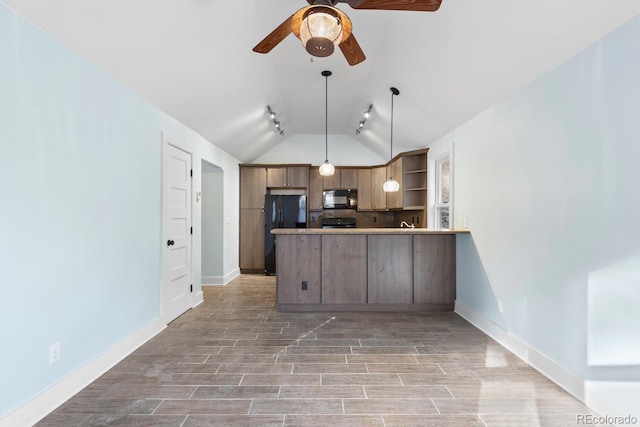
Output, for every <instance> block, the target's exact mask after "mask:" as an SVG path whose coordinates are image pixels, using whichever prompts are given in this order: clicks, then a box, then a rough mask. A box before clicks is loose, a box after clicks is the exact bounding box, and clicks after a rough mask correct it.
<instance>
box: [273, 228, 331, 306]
mask: <svg viewBox="0 0 640 427" xmlns="http://www.w3.org/2000/svg"><path fill="white" fill-rule="evenodd" d="M281 237H282V236H278V239H277V241H278V244H277V245H276V270H277V272H278V274H277V279H278V280H277V282H276V298H277V300H278V301H279V302H280V303H282V304H319V303H320V261H321V258H320V245H321V237H320V236H319V235H296V236H286V237H284V238H281ZM283 284H287V286H284V285H283Z"/></svg>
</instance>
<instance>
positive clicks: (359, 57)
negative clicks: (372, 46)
mask: <svg viewBox="0 0 640 427" xmlns="http://www.w3.org/2000/svg"><path fill="white" fill-rule="evenodd" d="M339 46H340V50H341V51H342V53H343V54H344V57H345V58H346V59H347V62H348V63H349V65H357V64H359V63H361V62H362V61H364V60H365V59H367V57H366V56H365V54H364V52H363V51H362V48H361V47H360V45H359V44H358V41H357V40H356V38H355V36H354V35H353V33H351V35H349V37H348V38H347V39H346V40H342V43H340V44H339Z"/></svg>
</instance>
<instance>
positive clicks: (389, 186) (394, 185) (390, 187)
mask: <svg viewBox="0 0 640 427" xmlns="http://www.w3.org/2000/svg"><path fill="white" fill-rule="evenodd" d="M390 90H391V138H390V145H391V159H393V97H394V95H399V94H400V91H399V90H398V89H396V88H395V87H392V88H391V89H390ZM382 189H383V190H384V191H385V193H392V192H395V191H398V190H400V184H399V183H398V181H396V180H395V179H393V177H392V176H391V173H389V179H388V180H387V181H386V182H385V183H384V185H383V186H382Z"/></svg>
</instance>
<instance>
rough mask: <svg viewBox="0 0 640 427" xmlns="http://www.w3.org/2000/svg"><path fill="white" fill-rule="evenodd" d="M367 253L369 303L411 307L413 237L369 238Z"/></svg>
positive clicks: (372, 236) (381, 236)
mask: <svg viewBox="0 0 640 427" xmlns="http://www.w3.org/2000/svg"><path fill="white" fill-rule="evenodd" d="M368 254H369V265H368V276H369V285H368V287H369V304H385V303H390V304H400V303H402V304H411V303H412V302H413V239H412V236H410V235H409V236H402V235H369V236H368Z"/></svg>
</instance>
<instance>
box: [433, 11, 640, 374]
mask: <svg viewBox="0 0 640 427" xmlns="http://www.w3.org/2000/svg"><path fill="white" fill-rule="evenodd" d="M638 76H640V18H636V19H634V20H632V21H630V22H629V23H627V24H626V25H625V26H623V27H621V28H620V29H618V30H617V31H616V32H614V33H612V34H610V35H609V36H608V37H606V38H605V39H603V40H602V41H600V42H598V43H597V44H595V45H593V46H591V47H589V48H588V49H586V50H585V51H583V52H581V53H580V54H578V55H577V56H575V57H574V58H572V59H570V60H569V61H567V62H566V63H564V64H563V65H561V66H560V67H558V68H556V69H555V70H553V71H552V72H550V73H549V74H547V75H545V76H544V77H542V78H540V79H539V80H537V81H536V82H534V83H533V84H531V85H529V86H528V87H526V88H524V89H523V90H522V91H520V92H519V93H518V94H516V95H515V96H513V97H511V98H510V99H508V100H507V101H505V102H503V103H501V104H499V105H496V106H495V107H493V108H491V109H489V110H488V111H486V112H484V113H483V114H481V115H480V116H478V117H476V118H474V119H473V120H471V121H469V122H468V123H466V124H465V125H464V126H462V127H460V128H458V129H457V130H456V131H455V132H453V133H451V134H450V135H447V136H446V137H445V138H443V141H444V140H453V141H454V156H455V207H456V212H455V216H456V218H455V221H456V223H458V221H459V219H460V218H462V217H467V218H468V223H469V228H470V229H471V232H472V234H471V236H467V237H462V238H460V239H459V240H458V242H459V244H458V250H459V256H458V276H457V279H458V295H457V297H458V299H459V300H460V301H461V302H462V303H464V304H466V305H467V306H470V307H471V308H472V309H473V310H475V311H476V312H478V313H480V314H482V315H484V316H485V317H486V318H488V319H489V320H491V321H493V322H494V323H496V324H497V325H499V326H501V327H502V328H504V329H506V330H507V331H508V332H509V333H511V334H512V335H514V336H515V337H517V338H519V339H520V340H522V341H524V342H525V343H526V344H527V345H529V346H530V347H532V348H534V349H536V350H537V351H539V352H541V353H543V354H544V355H546V356H547V357H548V358H550V359H551V360H553V361H554V362H556V363H557V364H560V365H561V366H563V367H565V368H566V369H568V370H569V371H570V372H572V373H574V374H575V375H576V376H578V377H580V378H583V379H600V380H605V379H606V380H624V381H638V380H640V369H639V367H640V327H639V325H640V310H639V307H640V262H639V261H640V226H638V218H640V187H639V184H638V183H640V167H639V164H640V163H639V160H640V116H639V112H640V80H639V78H638ZM596 287H599V289H596ZM603 294H607V295H609V298H608V299H607V301H606V302H605V301H604V300H603V299H602V297H601V296H602V295H603ZM599 295H600V296H599ZM497 299H500V300H502V301H503V303H504V312H503V313H502V314H501V313H500V312H499V311H498V310H497V304H496V301H497ZM611 325H615V327H613V328H612V327H611ZM603 330H605V331H607V330H608V331H610V332H612V333H611V334H603V333H602V331H603ZM623 342H625V343H626V345H625V346H624V347H622V346H621V344H622V343H623ZM618 346H620V347H618ZM599 348H600V349H606V350H607V352H606V353H604V352H603V353H602V354H600V355H597V356H598V357H593V356H595V355H594V354H593V352H594V351H595V352H598V351H599V350H598V349H599ZM616 348H618V349H622V348H624V351H625V352H627V355H626V362H625V364H621V363H619V362H618V361H616V360H613V359H609V360H607V358H606V356H603V355H606V354H612V353H615V352H616ZM589 352H591V353H592V354H589ZM589 360H591V361H592V362H589ZM593 361H597V363H593Z"/></svg>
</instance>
